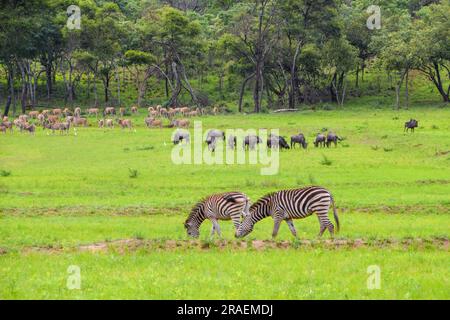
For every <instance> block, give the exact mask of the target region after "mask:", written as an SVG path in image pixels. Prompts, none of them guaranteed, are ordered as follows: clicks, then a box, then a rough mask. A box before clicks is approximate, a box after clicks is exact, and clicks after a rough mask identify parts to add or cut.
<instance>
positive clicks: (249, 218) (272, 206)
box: [236, 186, 339, 238]
mask: <svg viewBox="0 0 450 320" xmlns="http://www.w3.org/2000/svg"><path fill="white" fill-rule="evenodd" d="M330 205H332V206H333V214H334V219H335V221H336V226H337V230H338V231H339V218H338V215H337V212H336V207H335V204H334V200H333V197H332V196H331V193H330V192H329V191H328V190H326V189H324V188H322V187H314V186H312V187H307V188H303V189H293V190H281V191H277V192H273V193H269V194H268V195H266V196H264V197H262V198H261V199H259V200H258V201H257V202H255V203H254V204H253V205H252V206H251V207H250V210H249V211H250V212H249V214H248V215H246V216H245V217H244V220H243V221H242V223H241V226H240V227H239V229H238V231H237V233H236V237H238V238H242V237H245V236H246V235H248V234H249V233H250V232H251V231H252V230H253V227H254V225H255V223H257V222H258V221H260V220H262V219H264V218H266V217H268V216H272V218H273V219H274V227H273V232H272V237H273V238H275V237H276V236H277V234H278V229H279V228H280V224H281V222H282V221H283V220H284V221H286V223H287V224H288V226H289V229H290V230H291V233H292V234H293V235H294V237H297V230H296V229H295V226H294V223H293V221H292V220H293V219H302V218H306V217H308V216H310V215H312V214H313V213H316V215H317V217H318V218H319V223H320V232H319V236H322V234H323V233H324V231H325V230H326V229H328V231H329V232H330V234H331V236H333V234H334V226H333V223H331V221H330V219H329V218H328V210H329V208H330Z"/></svg>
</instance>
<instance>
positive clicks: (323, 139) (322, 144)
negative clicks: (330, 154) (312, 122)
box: [314, 133, 327, 148]
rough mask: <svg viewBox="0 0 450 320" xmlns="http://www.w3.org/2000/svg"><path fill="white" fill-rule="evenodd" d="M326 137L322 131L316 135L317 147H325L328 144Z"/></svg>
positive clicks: (315, 142) (315, 143)
mask: <svg viewBox="0 0 450 320" xmlns="http://www.w3.org/2000/svg"><path fill="white" fill-rule="evenodd" d="M326 140H327V139H326V137H325V135H323V134H322V133H319V134H318V135H317V137H316V141H314V146H315V147H316V148H317V147H319V146H320V147H324V148H325V145H326Z"/></svg>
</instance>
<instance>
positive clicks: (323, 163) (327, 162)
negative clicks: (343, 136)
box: [320, 155, 333, 166]
mask: <svg viewBox="0 0 450 320" xmlns="http://www.w3.org/2000/svg"><path fill="white" fill-rule="evenodd" d="M322 157H323V159H322V161H321V162H320V163H321V164H322V165H324V166H331V165H332V164H333V161H331V160H330V159H328V158H327V156H326V155H322Z"/></svg>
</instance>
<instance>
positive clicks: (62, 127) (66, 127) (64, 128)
mask: <svg viewBox="0 0 450 320" xmlns="http://www.w3.org/2000/svg"><path fill="white" fill-rule="evenodd" d="M69 130H70V121H66V122H62V123H60V124H59V132H60V133H61V134H63V133H64V132H65V133H66V134H69Z"/></svg>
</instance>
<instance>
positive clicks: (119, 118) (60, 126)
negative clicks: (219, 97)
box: [0, 105, 219, 135]
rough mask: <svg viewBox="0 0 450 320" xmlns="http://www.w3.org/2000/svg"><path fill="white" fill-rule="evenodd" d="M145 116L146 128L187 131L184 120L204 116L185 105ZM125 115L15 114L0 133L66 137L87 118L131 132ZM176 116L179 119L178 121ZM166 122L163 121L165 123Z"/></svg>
mask: <svg viewBox="0 0 450 320" xmlns="http://www.w3.org/2000/svg"><path fill="white" fill-rule="evenodd" d="M130 111H131V115H137V114H138V113H139V109H138V107H137V106H135V105H134V106H131V108H130ZM147 111H148V115H147V117H146V118H145V119H144V124H145V125H146V126H147V127H148V128H155V127H159V128H162V127H163V126H164V121H167V120H168V121H169V123H168V124H166V125H165V126H166V127H169V128H172V127H177V128H189V125H190V121H189V120H188V118H191V117H197V116H202V115H205V111H204V109H200V108H196V109H193V108H189V107H187V106H183V107H179V108H163V107H162V106H160V105H158V106H155V107H149V108H148V109H147ZM218 113H219V110H218V108H217V107H214V108H213V109H212V114H213V115H217V114H218ZM127 114H128V110H127V109H126V108H123V107H120V108H117V109H116V108H114V107H106V108H104V109H103V110H101V109H100V108H88V109H86V110H84V112H83V110H82V109H81V108H80V107H76V108H74V109H73V110H71V109H69V108H64V109H62V108H54V109H48V110H42V111H40V112H39V111H30V112H28V114H22V115H19V116H18V117H17V118H15V119H11V120H10V119H9V117H7V116H4V117H3V118H2V119H0V132H2V133H6V132H8V131H9V132H11V133H12V132H13V131H14V128H17V129H19V131H20V132H29V133H30V134H32V135H34V134H35V132H36V127H38V126H40V127H42V128H43V130H46V129H47V130H50V131H51V132H52V133H53V134H55V133H56V132H59V133H60V134H69V130H70V128H71V127H80V126H82V127H88V126H89V121H88V117H94V116H95V119H96V120H95V121H96V122H97V125H98V127H99V128H109V129H113V128H114V126H115V124H117V125H118V126H119V127H120V128H122V129H130V130H131V129H133V122H132V120H131V119H125V118H124V117H125V116H126V115H127ZM179 117H182V118H181V119H179ZM166 119H167V120H166Z"/></svg>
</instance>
